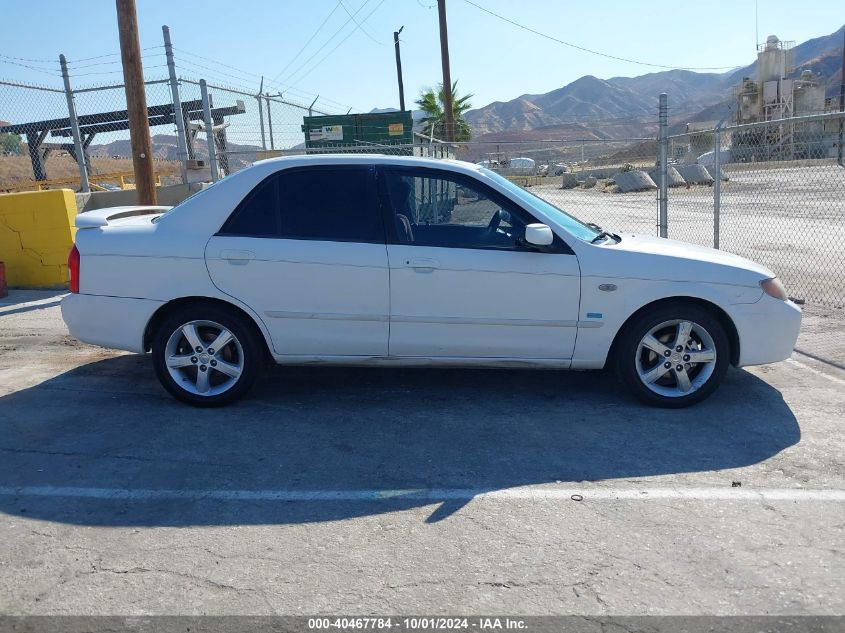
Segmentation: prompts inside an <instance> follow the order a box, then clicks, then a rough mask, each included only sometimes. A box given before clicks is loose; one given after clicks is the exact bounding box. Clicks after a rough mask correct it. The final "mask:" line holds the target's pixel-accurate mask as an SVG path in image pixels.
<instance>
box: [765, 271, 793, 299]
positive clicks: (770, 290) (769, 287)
mask: <svg viewBox="0 0 845 633" xmlns="http://www.w3.org/2000/svg"><path fill="white" fill-rule="evenodd" d="M760 287H761V288H762V289H763V292H765V293H766V294H767V295H769V296H770V297H774V298H775V299H780V300H781V301H786V300H787V299H788V298H789V297H787V296H786V288H784V287H783V284H782V283H781V281H780V279H778V278H777V277H772V278H771V279H764V280H763V281H761V282H760Z"/></svg>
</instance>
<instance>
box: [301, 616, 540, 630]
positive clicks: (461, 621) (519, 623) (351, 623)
mask: <svg viewBox="0 0 845 633" xmlns="http://www.w3.org/2000/svg"><path fill="white" fill-rule="evenodd" d="M308 629H309V630H313V631H319V630H340V631H344V630H350V631H361V630H364V631H365V630H373V631H377V630H391V629H398V630H400V631H444V630H446V631H449V630H472V629H475V630H480V631H484V630H512V631H515V630H525V629H526V623H525V621H524V620H521V619H518V618H502V617H476V618H464V617H451V618H450V617H424V616H423V617H402V618H399V617H393V618H392V617H334V618H309V619H308Z"/></svg>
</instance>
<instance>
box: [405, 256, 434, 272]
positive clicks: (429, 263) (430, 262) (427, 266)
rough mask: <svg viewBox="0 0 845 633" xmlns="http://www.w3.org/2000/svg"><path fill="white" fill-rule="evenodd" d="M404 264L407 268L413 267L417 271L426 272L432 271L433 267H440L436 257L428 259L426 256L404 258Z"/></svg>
mask: <svg viewBox="0 0 845 633" xmlns="http://www.w3.org/2000/svg"><path fill="white" fill-rule="evenodd" d="M405 265H406V266H407V267H408V268H413V269H414V270H417V271H419V272H426V271H432V270H434V269H435V268H440V262H439V261H437V260H436V259H428V258H418V259H406V260H405Z"/></svg>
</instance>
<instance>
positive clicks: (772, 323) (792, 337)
mask: <svg viewBox="0 0 845 633" xmlns="http://www.w3.org/2000/svg"><path fill="white" fill-rule="evenodd" d="M731 308H732V314H731V317H732V318H733V321H734V325H736V329H737V334H739V363H738V366H739V367H745V366H747V365H765V364H766V363H776V362H778V361H782V360H786V359H787V358H789V357H790V356H792V350H793V349H794V348H795V342H796V341H797V340H798V333H799V331H800V330H801V308H799V307H798V306H797V305H795V304H794V303H792V301H780V300H779V299H774V298H773V297H770V296H769V295H766V294H764V295H763V296H762V298H761V299H760V300H759V301H757V302H756V303H748V304H738V305H733V306H731Z"/></svg>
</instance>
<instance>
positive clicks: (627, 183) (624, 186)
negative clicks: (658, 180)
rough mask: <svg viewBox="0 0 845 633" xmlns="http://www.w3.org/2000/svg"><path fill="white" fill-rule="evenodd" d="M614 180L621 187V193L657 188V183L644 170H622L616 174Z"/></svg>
mask: <svg viewBox="0 0 845 633" xmlns="http://www.w3.org/2000/svg"><path fill="white" fill-rule="evenodd" d="M613 180H614V181H615V182H616V186H617V187H618V188H619V193H631V192H633V191H649V190H651V189H657V185H655V184H654V181H653V180H652V179H651V177H650V176H649V175H648V174H647V173H645V172H644V171H622V172H619V173H618V174H616V175H615V176H614V177H613Z"/></svg>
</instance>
